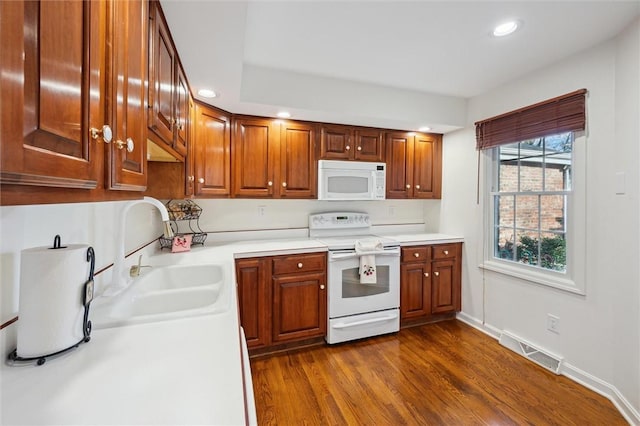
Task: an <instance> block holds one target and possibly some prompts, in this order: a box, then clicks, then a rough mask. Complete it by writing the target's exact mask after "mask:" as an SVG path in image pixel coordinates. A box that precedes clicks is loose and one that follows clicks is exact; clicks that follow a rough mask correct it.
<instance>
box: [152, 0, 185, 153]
mask: <svg viewBox="0 0 640 426" xmlns="http://www.w3.org/2000/svg"><path fill="white" fill-rule="evenodd" d="M149 4H150V8H151V10H150V12H149V13H150V22H151V23H150V25H149V117H148V125H149V130H150V132H149V139H150V140H151V141H153V142H155V143H156V144H157V145H159V146H162V147H163V148H164V149H165V150H167V151H168V152H169V153H170V154H172V155H173V156H174V157H176V158H177V159H178V160H180V161H182V160H183V159H184V156H185V155H186V154H187V129H188V127H189V120H190V117H189V113H188V111H189V86H188V84H187V80H186V77H185V74H184V71H183V70H182V67H181V66H180V60H179V59H178V53H177V51H176V48H175V45H174V44H173V40H172V38H171V33H170V32H169V28H168V26H167V22H166V20H165V17H164V14H163V12H162V8H161V7H160V4H159V2H158V1H156V0H152V1H151V2H149Z"/></svg>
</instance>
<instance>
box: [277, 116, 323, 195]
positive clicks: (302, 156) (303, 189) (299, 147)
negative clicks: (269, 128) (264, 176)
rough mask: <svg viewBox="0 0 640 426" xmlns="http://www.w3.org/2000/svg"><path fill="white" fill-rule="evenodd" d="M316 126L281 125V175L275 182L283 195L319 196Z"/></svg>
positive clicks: (304, 124)
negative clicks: (317, 194)
mask: <svg viewBox="0 0 640 426" xmlns="http://www.w3.org/2000/svg"><path fill="white" fill-rule="evenodd" d="M315 148H316V126H315V125H313V124H307V123H292V122H286V123H283V124H281V125H280V174H279V179H278V182H276V184H277V185H278V189H279V195H280V197H284V198H316V193H317V182H318V179H317V177H316V175H317V172H316V169H317V167H316V156H315Z"/></svg>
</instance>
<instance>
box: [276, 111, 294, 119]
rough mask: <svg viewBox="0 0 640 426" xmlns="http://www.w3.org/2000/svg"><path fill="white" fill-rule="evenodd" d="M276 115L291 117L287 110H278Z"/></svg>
mask: <svg viewBox="0 0 640 426" xmlns="http://www.w3.org/2000/svg"><path fill="white" fill-rule="evenodd" d="M277 116H278V117H280V118H289V117H291V114H289V113H288V112H287V111H280V112H279V113H278V114H277Z"/></svg>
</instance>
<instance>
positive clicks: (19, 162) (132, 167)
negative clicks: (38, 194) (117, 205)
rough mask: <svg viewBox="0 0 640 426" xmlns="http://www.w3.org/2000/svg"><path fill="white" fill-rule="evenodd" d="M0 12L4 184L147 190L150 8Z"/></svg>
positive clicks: (27, 5)
mask: <svg viewBox="0 0 640 426" xmlns="http://www.w3.org/2000/svg"><path fill="white" fill-rule="evenodd" d="M0 15H1V16H2V26H1V28H0V32H1V36H2V40H3V43H2V44H3V47H2V50H1V58H0V67H1V73H2V75H11V76H13V77H12V78H2V79H0V85H1V86H0V89H1V93H2V103H1V106H0V108H1V109H0V115H1V122H0V128H1V129H2V131H1V140H2V144H1V148H0V157H1V163H0V164H1V167H0V168H1V175H0V182H1V183H2V184H18V185H31V186H41V187H58V188H78V189H95V188H107V189H126V190H144V188H145V186H146V174H145V171H146V170H145V161H146V159H145V156H146V143H144V142H145V141H146V126H144V120H145V119H144V114H145V108H144V105H145V102H146V96H145V92H146V91H145V90H144V81H145V80H146V69H147V56H146V55H147V49H146V46H147V44H146V33H147V20H148V10H147V2H146V1H129V2H120V1H115V0H114V1H107V2H92V1H83V2H78V1H58V2H48V1H41V2H38V1H26V2H0ZM107 37H108V39H107ZM105 76H106V77H105ZM107 107H109V108H107ZM103 142H109V143H111V145H107V147H106V148H105V144H103ZM105 150H106V152H107V157H108V162H107V163H106V165H105V162H104V159H105ZM105 168H106V170H105ZM74 197H76V198H73V199H74V200H78V199H82V197H83V196H82V195H80V196H78V194H77V193H76V194H75V195H74ZM88 197H89V196H88V195H87V198H88ZM10 202H11V201H10Z"/></svg>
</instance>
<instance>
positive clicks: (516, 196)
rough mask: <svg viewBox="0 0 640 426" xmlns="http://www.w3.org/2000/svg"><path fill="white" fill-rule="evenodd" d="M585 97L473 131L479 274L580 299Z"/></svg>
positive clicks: (581, 93)
mask: <svg viewBox="0 0 640 426" xmlns="http://www.w3.org/2000/svg"><path fill="white" fill-rule="evenodd" d="M586 95H587V91H586V89H581V90H578V91H575V92H572V93H568V94H566V95H562V96H559V97H556V98H553V99H549V100H547V101H543V102H540V103H537V104H535V105H531V106H528V107H524V108H521V109H518V110H515V111H512V112H508V113H505V114H501V115H499V116H496V117H492V118H489V119H486V120H482V121H479V122H477V123H476V139H477V149H478V150H479V152H484V154H485V155H484V158H485V159H486V163H485V164H486V170H487V173H486V174H485V176H486V179H487V180H486V182H485V183H486V188H487V192H486V194H487V198H486V201H487V202H486V205H485V224H486V228H485V229H486V233H485V238H484V242H485V248H484V260H483V263H482V265H481V266H482V267H483V268H484V269H489V270H492V271H496V272H500V273H503V274H507V275H510V276H513V277H517V278H521V279H523V280H526V281H529V282H534V283H536V284H543V285H548V286H551V287H555V288H559V289H563V290H567V291H570V292H574V293H578V294H585V287H586V284H585V280H586V277H585V273H584V271H585V247H586V232H585V230H586V214H585V210H586V209H585V206H586V186H585V184H586V157H585V156H586V148H585V146H586V137H585V133H584V131H585V130H586ZM479 155H480V154H479ZM479 164H480V163H479Z"/></svg>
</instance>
